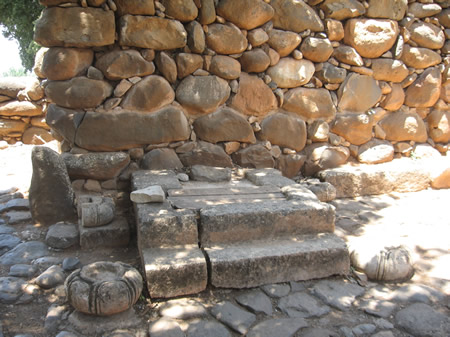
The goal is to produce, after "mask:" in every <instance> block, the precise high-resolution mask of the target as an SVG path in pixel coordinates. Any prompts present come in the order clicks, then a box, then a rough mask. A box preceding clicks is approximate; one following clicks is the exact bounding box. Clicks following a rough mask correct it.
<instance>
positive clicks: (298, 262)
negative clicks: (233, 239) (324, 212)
mask: <svg viewBox="0 0 450 337" xmlns="http://www.w3.org/2000/svg"><path fill="white" fill-rule="evenodd" d="M205 252H206V254H207V255H208V258H209V260H210V270H211V275H210V279H211V284H212V285H214V286H216V287H223V288H250V287H256V286H260V285H263V284H270V283H280V282H288V281H293V280H295V281H300V280H310V279H316V278H323V277H328V276H331V275H336V274H347V273H348V271H349V268H350V259H349V255H348V250H347V246H346V244H345V242H344V241H343V240H342V239H340V238H338V237H337V236H336V235H334V234H319V235H305V236H302V237H301V238H298V239H296V238H291V239H282V240H272V241H253V242H243V243H239V244H221V245H219V244H217V245H214V246H213V247H207V248H205ZM317 266H320V268H318V267H317Z"/></svg>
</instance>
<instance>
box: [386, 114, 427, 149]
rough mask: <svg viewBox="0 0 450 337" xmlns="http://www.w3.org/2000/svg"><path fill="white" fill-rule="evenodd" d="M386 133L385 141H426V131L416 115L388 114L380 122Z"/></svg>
mask: <svg viewBox="0 0 450 337" xmlns="http://www.w3.org/2000/svg"><path fill="white" fill-rule="evenodd" d="M380 126H381V127H382V128H383V130H384V131H385V132H386V139H387V140H391V141H396V142H402V141H409V140H413V141H415V142H419V143H423V142H426V140H427V129H426V126H425V123H424V122H423V120H422V119H421V118H420V117H419V116H418V115H417V114H416V113H409V112H403V111H398V112H394V113H392V114H389V115H388V116H387V117H385V118H384V119H383V120H381V122H380Z"/></svg>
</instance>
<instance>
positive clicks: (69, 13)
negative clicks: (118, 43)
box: [34, 7, 116, 48]
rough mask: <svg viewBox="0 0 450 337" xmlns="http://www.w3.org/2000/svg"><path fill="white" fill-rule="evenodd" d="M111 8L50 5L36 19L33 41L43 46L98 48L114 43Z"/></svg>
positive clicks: (114, 28) (113, 22)
mask: <svg viewBox="0 0 450 337" xmlns="http://www.w3.org/2000/svg"><path fill="white" fill-rule="evenodd" d="M115 33H116V26H115V18H114V12H113V11H104V10H103V9H101V8H83V7H69V8H61V7H50V8H46V9H44V11H43V12H42V15H41V17H40V18H39V20H38V21H37V22H36V26H35V29H34V41H36V42H37V43H39V44H40V45H41V46H45V47H79V48H86V47H101V46H107V45H111V44H114V39H115Z"/></svg>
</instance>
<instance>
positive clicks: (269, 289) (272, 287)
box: [261, 284, 291, 298]
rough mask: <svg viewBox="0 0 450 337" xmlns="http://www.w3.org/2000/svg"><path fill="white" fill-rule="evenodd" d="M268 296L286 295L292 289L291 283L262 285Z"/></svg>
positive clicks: (278, 296)
mask: <svg viewBox="0 0 450 337" xmlns="http://www.w3.org/2000/svg"><path fill="white" fill-rule="evenodd" d="M261 289H262V291H264V292H265V293H266V294H267V295H268V296H270V297H275V298H280V297H284V296H286V295H287V294H289V292H290V291H291V287H290V286H289V284H268V285H264V286H262V287H261Z"/></svg>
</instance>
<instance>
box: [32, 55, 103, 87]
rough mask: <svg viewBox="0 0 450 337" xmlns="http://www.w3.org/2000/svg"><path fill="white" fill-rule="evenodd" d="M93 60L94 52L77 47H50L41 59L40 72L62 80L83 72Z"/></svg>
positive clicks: (45, 75) (56, 79)
mask: <svg viewBox="0 0 450 337" xmlns="http://www.w3.org/2000/svg"><path fill="white" fill-rule="evenodd" d="M93 60H94V52H93V51H92V50H90V49H79V48H61V47H54V48H50V49H49V50H48V51H47V52H46V53H45V54H44V58H43V60H42V65H41V68H40V73H41V74H42V76H44V77H45V78H48V79H49V80H52V81H64V80H70V79H71V78H73V77H75V76H77V75H79V74H81V73H83V72H85V71H86V70H87V68H89V66H90V65H91V64H92V61H93Z"/></svg>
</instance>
